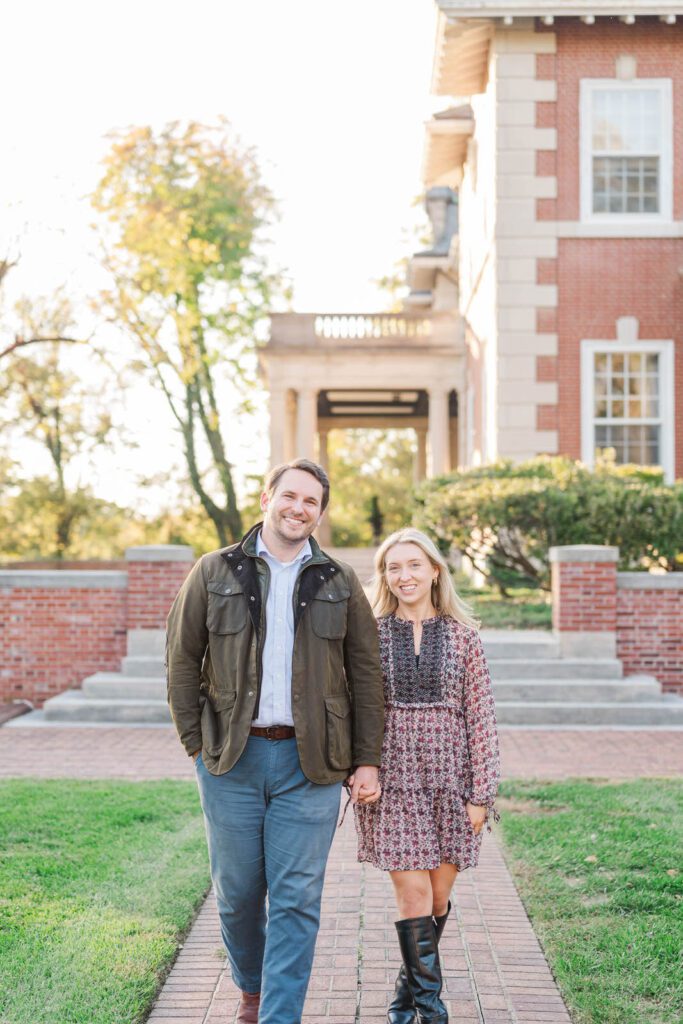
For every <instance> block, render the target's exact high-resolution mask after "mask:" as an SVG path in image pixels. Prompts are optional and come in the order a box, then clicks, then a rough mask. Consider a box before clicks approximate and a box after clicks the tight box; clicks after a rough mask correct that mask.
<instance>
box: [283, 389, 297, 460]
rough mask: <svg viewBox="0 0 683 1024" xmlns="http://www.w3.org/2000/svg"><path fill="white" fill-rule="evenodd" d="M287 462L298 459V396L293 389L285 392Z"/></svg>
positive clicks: (285, 451)
mask: <svg viewBox="0 0 683 1024" xmlns="http://www.w3.org/2000/svg"><path fill="white" fill-rule="evenodd" d="M284 444H285V450H284V456H285V462H291V460H292V459H295V458H296V394H295V393H294V391H292V389H291V388H287V390H286V391H285V437H284Z"/></svg>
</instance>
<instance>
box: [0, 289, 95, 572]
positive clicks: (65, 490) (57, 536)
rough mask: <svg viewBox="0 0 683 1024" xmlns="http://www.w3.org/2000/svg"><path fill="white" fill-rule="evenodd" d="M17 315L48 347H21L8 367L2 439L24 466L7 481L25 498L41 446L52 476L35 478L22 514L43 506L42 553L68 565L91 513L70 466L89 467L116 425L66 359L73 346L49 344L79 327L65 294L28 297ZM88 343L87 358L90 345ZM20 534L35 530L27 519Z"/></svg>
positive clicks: (1, 374) (4, 369)
mask: <svg viewBox="0 0 683 1024" xmlns="http://www.w3.org/2000/svg"><path fill="white" fill-rule="evenodd" d="M15 314H16V318H17V321H18V323H19V329H20V335H19V336H20V337H24V338H33V339H34V341H35V342H37V341H38V339H40V341H41V344H40V345H38V344H35V345H34V347H33V348H31V350H28V349H27V348H26V347H25V346H23V345H16V346H14V348H13V349H12V351H11V352H8V353H6V358H5V359H3V362H2V364H1V365H0V406H1V409H2V412H1V413H0V432H1V433H2V435H3V438H4V440H5V443H6V445H8V448H9V450H10V451H13V450H14V449H15V446H17V445H19V444H20V447H17V448H16V450H17V451H19V450H21V452H22V458H21V463H22V465H20V466H18V467H16V466H15V471H14V476H13V477H12V478H11V483H8V481H9V479H10V476H9V475H7V474H6V476H5V488H6V489H7V487H8V486H9V489H10V494H13V495H14V496H15V497H17V496H19V495H21V493H22V488H23V487H24V486H26V478H27V475H28V474H27V473H26V466H25V465H24V464H23V463H24V462H25V461H26V456H25V453H30V452H31V451H33V450H35V449H32V448H31V445H32V444H33V445H34V446H35V445H37V446H39V448H41V449H42V450H43V452H45V453H46V454H47V456H48V458H49V464H50V466H51V470H52V476H51V477H38V478H36V479H34V480H33V481H32V484H31V486H28V490H26V492H25V494H24V498H22V499H21V501H19V504H18V505H17V506H16V508H20V507H21V505H22V501H23V500H24V499H26V500H27V501H28V507H31V506H32V505H33V504H34V501H35V502H37V503H38V504H39V505H40V503H41V502H42V503H43V505H44V508H43V509H42V511H41V515H40V517H39V518H40V523H41V529H40V535H41V538H42V540H41V543H42V544H43V545H44V546H43V551H42V554H43V556H45V555H47V556H48V557H53V558H63V557H64V556H65V555H66V554H67V552H68V551H69V549H70V547H71V542H72V534H73V531H74V529H75V527H76V524H77V523H78V521H79V520H80V519H82V518H83V517H84V515H85V514H86V506H87V501H86V493H87V488H86V487H85V486H84V484H83V482H82V481H80V482H79V481H78V479H76V480H74V479H72V480H69V479H68V476H69V472H68V471H69V467H71V466H73V465H74V464H75V463H76V462H80V465H81V468H82V467H83V466H84V465H85V464H86V462H85V461H84V460H87V458H88V456H90V455H92V453H93V452H94V451H95V449H96V448H98V447H99V446H100V445H102V444H104V443H105V442H106V441H107V439H108V438H109V436H110V433H111V430H112V421H111V416H110V413H109V412H108V411H107V409H106V406H105V405H104V404H103V403H102V393H101V391H100V392H99V393H98V394H97V395H95V394H94V390H95V388H94V386H93V384H92V383H87V382H86V381H85V379H84V377H83V375H82V373H80V372H77V371H76V370H75V369H74V367H73V365H69V363H68V360H66V359H65V342H64V341H62V340H48V339H60V338H64V337H66V336H67V335H68V334H69V332H70V331H71V329H72V328H73V326H74V323H73V321H74V314H73V310H72V307H71V303H70V301H69V300H68V298H67V297H66V296H64V295H63V294H61V293H57V294H56V295H54V296H52V297H50V298H48V299H35V300H29V299H28V298H23V299H21V300H20V301H19V302H18V303H17V306H16V310H15ZM83 344H84V345H85V346H86V347H85V349H84V353H83V354H84V356H86V357H87V355H89V354H90V353H89V351H88V347H87V343H83ZM68 347H69V348H71V346H68ZM14 461H15V462H16V459H15V460H14ZM71 475H72V477H73V476H77V473H76V474H71ZM10 504H12V503H11V502H10ZM11 519H12V516H10V520H11ZM12 528H13V530H14V532H15V534H17V535H18V534H22V535H23V534H24V533H26V532H27V531H28V532H29V533H30V532H31V529H32V527H31V524H29V523H22V522H21V520H20V518H18V519H16V520H15V521H14V522H13V523H12Z"/></svg>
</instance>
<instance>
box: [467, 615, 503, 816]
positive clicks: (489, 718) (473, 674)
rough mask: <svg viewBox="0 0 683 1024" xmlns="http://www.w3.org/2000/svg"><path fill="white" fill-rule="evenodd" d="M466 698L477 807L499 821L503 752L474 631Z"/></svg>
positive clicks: (469, 656)
mask: <svg viewBox="0 0 683 1024" xmlns="http://www.w3.org/2000/svg"><path fill="white" fill-rule="evenodd" d="M465 658H466V661H465V678H464V683H463V690H464V693H463V698H464V705H465V707H464V710H465V728H466V731H467V745H468V748H469V758H470V767H471V769H472V796H471V797H470V799H471V801H472V803H473V804H477V805H478V806H485V807H487V808H488V811H489V814H491V815H492V816H493V817H494V818H497V813H496V812H495V811H494V810H493V804H494V801H495V799H496V793H497V792H498V783H499V781H500V752H499V749H498V731H497V729H496V709H495V704H494V700H493V689H492V687H491V677H490V675H489V669H488V665H487V664H486V656H485V654H484V648H483V645H482V642H481V637H480V636H479V633H478V632H477V631H476V630H473V631H472V635H471V638H470V641H469V643H468V645H467V650H466V655H465Z"/></svg>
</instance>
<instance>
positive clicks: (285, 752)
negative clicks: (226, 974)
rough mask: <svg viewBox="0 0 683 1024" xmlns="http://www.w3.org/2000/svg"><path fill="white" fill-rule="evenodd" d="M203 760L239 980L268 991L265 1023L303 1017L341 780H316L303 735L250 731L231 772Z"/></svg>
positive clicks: (224, 919)
mask: <svg viewBox="0 0 683 1024" xmlns="http://www.w3.org/2000/svg"><path fill="white" fill-rule="evenodd" d="M195 767H196V772H197V781H198V784H199V795H200V798H201V802H202V809H203V811H204V817H205V821H206V835H207V840H208V845H209V860H210V864H211V878H212V880H213V884H214V888H215V890H216V899H217V902H218V913H219V916H220V923H221V934H222V937H223V942H224V943H225V948H226V950H227V953H228V960H229V961H230V966H231V968H232V977H233V979H234V982H235V984H236V985H237V987H238V988H240V989H241V990H242V991H243V992H260V993H261V1006H260V1010H259V1024H300V1021H301V1013H302V1010H303V1005H304V999H305V998H306V989H307V988H308V981H309V978H310V974H311V967H312V965H313V953H314V950H315V940H316V938H317V935H318V927H319V924H320V899H321V896H322V888H323V881H324V878H325V866H326V864H327V857H328V855H329V852H330V846H331V845H332V839H333V837H334V831H335V825H336V822H337V814H338V811H339V797H340V790H341V783H336V784H333V785H330V786H318V785H316V784H315V783H313V782H309V780H308V779H307V778H306V776H305V775H304V773H303V772H302V771H301V765H300V763H299V755H298V752H297V748H296V740H295V739H289V740H268V739H265V738H262V737H260V736H250V737H249V739H248V740H247V745H246V747H245V749H244V752H243V754H242V756H241V757H240V759H239V761H238V762H237V764H236V765H235V766H234V768H232V769H231V770H230V771H229V772H226V773H225V774H224V775H211V773H210V772H209V771H208V770H207V768H206V766H205V765H204V764H203V762H202V756H201V754H200V755H199V756H198V757H197V760H196V761H195ZM266 895H267V896H268V912H267V915H266Z"/></svg>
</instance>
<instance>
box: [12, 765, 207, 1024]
mask: <svg viewBox="0 0 683 1024" xmlns="http://www.w3.org/2000/svg"><path fill="white" fill-rule="evenodd" d="M208 884H209V870H208V862H207V854H206V843H205V839H204V830H203V823H202V816H201V810H200V807H199V800H198V797H197V790H196V787H195V786H194V785H192V784H191V783H185V782H158V783H157V782H155V783H147V782H145V783H143V782H140V783H127V782H64V781H54V782H53V781H50V782H37V781H34V780H28V779H27V780H24V779H21V780H7V781H2V782H0V1021H2V1024H137V1022H139V1021H142V1020H144V1019H145V1016H146V1014H147V1012H148V1011H149V1008H150V1005H151V1003H152V1000H153V999H154V997H155V995H156V993H157V991H158V988H159V986H160V984H161V982H162V980H163V978H164V976H165V973H166V971H167V969H168V967H169V966H170V964H171V963H172V961H173V959H174V956H175V953H176V949H177V946H178V941H179V936H180V935H182V933H183V932H184V930H185V929H187V928H188V926H189V925H190V923H191V921H192V919H193V917H194V913H195V911H196V909H197V907H198V905H199V904H200V902H201V899H202V897H203V896H204V894H205V892H206V891H207V888H208Z"/></svg>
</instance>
